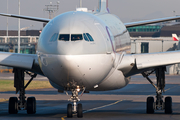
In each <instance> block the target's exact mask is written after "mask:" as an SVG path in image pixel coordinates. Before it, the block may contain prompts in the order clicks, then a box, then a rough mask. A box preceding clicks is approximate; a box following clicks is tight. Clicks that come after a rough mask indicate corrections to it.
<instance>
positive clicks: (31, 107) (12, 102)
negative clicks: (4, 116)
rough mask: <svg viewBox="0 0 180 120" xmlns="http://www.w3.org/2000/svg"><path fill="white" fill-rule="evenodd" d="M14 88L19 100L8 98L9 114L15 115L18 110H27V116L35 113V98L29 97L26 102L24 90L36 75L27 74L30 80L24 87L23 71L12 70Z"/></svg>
mask: <svg viewBox="0 0 180 120" xmlns="http://www.w3.org/2000/svg"><path fill="white" fill-rule="evenodd" d="M13 72H14V87H15V88H16V94H17V93H18V92H19V97H18V98H19V99H18V98H17V97H10V98H9V114H17V113H18V110H22V109H24V110H27V113H28V114H34V113H36V99H35V97H29V98H27V101H26V96H25V89H26V87H27V86H28V85H29V84H30V82H31V81H32V80H33V78H35V77H36V76H37V74H30V73H28V72H26V73H27V74H29V75H30V76H31V79H30V80H29V82H28V83H27V84H26V85H25V86H24V72H25V71H24V70H21V69H16V68H14V70H13Z"/></svg>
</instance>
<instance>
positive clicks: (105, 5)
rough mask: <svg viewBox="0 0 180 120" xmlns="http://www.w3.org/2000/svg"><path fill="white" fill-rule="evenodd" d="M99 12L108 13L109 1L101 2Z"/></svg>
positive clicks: (101, 0) (102, 0) (100, 0)
mask: <svg viewBox="0 0 180 120" xmlns="http://www.w3.org/2000/svg"><path fill="white" fill-rule="evenodd" d="M98 8H99V12H108V13H109V9H108V0H99V7H98Z"/></svg>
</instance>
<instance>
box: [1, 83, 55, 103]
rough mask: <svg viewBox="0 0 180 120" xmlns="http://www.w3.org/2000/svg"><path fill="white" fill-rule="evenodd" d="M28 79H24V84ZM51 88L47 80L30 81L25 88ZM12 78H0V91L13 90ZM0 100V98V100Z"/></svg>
mask: <svg viewBox="0 0 180 120" xmlns="http://www.w3.org/2000/svg"><path fill="white" fill-rule="evenodd" d="M27 82H28V80H25V84H26V83H27ZM43 88H52V86H51V84H50V83H49V81H32V82H31V83H30V84H29V86H28V87H27V88H26V90H32V89H43ZM15 90H16V89H15V87H14V80H0V92H5V91H15ZM0 101H1V100H0Z"/></svg>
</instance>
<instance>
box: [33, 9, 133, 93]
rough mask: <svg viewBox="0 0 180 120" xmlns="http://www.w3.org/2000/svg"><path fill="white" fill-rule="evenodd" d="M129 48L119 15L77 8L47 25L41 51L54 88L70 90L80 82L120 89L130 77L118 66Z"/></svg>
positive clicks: (93, 87) (88, 86) (42, 63)
mask: <svg viewBox="0 0 180 120" xmlns="http://www.w3.org/2000/svg"><path fill="white" fill-rule="evenodd" d="M129 51H130V37H129V33H128V31H127V29H126V27H125V26H124V24H123V23H122V22H121V21H120V19H119V18H117V17H116V16H114V15H111V14H109V13H106V14H100V13H99V14H98V13H97V14H91V13H87V12H80V11H74V12H67V13H63V14H61V15H59V16H57V17H55V18H54V19H52V20H51V21H50V22H49V23H48V24H47V25H46V26H45V28H44V29H43V31H42V33H41V35H40V39H39V42H38V49H37V54H38V58H39V64H40V67H41V69H42V71H43V73H44V75H45V76H47V77H48V79H49V80H50V83H51V84H52V85H53V87H55V88H57V89H59V90H68V88H70V87H72V86H73V85H74V84H76V85H79V86H80V87H85V88H86V89H88V90H94V91H96V90H113V89H119V88H122V87H124V86H126V85H127V84H128V83H129V80H130V78H126V77H124V75H123V73H122V72H121V71H119V70H117V69H116V68H117V65H118V64H119V63H120V62H121V59H122V57H123V54H125V53H126V52H129ZM117 52H118V53H120V54H116V53H117Z"/></svg>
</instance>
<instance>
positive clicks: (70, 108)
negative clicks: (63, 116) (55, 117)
mask: <svg viewBox="0 0 180 120" xmlns="http://www.w3.org/2000/svg"><path fill="white" fill-rule="evenodd" d="M67 117H68V118H72V104H68V105H67Z"/></svg>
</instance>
